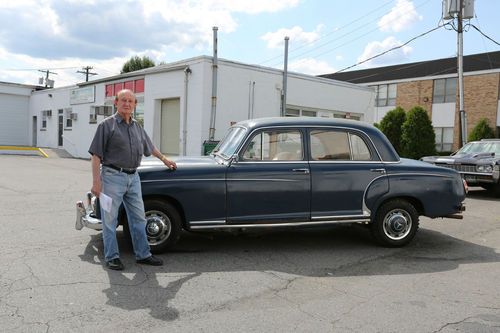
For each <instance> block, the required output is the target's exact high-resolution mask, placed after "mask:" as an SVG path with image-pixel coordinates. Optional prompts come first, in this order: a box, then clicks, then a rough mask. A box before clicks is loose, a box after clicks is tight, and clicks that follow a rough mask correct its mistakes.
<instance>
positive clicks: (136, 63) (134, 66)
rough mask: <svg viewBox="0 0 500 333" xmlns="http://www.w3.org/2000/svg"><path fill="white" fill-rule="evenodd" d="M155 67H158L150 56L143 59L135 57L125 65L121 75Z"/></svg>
mask: <svg viewBox="0 0 500 333" xmlns="http://www.w3.org/2000/svg"><path fill="white" fill-rule="evenodd" d="M154 66H156V65H155V62H154V61H153V59H151V58H149V57H148V56H142V58H141V57H139V56H133V57H131V58H130V59H129V60H127V62H125V63H124V64H123V67H122V70H121V72H120V73H121V74H123V73H128V72H133V71H138V70H139V69H144V68H148V67H154Z"/></svg>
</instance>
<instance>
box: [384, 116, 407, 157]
mask: <svg viewBox="0 0 500 333" xmlns="http://www.w3.org/2000/svg"><path fill="white" fill-rule="evenodd" d="M405 120H406V112H405V110H404V109H403V108H402V107H400V106H398V107H397V108H395V109H393V110H391V111H389V112H387V114H386V115H385V116H384V118H382V120H381V121H380V124H379V126H378V128H379V129H380V130H381V131H382V132H383V133H384V134H385V136H386V137H387V138H388V139H389V141H390V142H391V143H392V145H393V146H394V149H396V151H397V152H398V154H400V155H401V152H402V151H401V127H402V126H403V123H404V122H405Z"/></svg>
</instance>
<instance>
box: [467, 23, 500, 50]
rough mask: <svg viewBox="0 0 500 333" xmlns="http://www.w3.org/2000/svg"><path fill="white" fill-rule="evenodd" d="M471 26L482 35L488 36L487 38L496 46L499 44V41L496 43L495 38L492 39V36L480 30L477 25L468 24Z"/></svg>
mask: <svg viewBox="0 0 500 333" xmlns="http://www.w3.org/2000/svg"><path fill="white" fill-rule="evenodd" d="M470 26H471V27H473V28H474V29H476V30H477V31H478V32H479V33H480V34H481V35H483V36H484V37H486V38H488V39H489V40H491V41H492V42H493V43H495V44H497V45H498V46H500V43H498V42H497V41H496V40H494V39H493V38H491V37H489V36H487V35H486V34H485V33H484V32H482V31H481V29H479V28H478V27H476V26H475V25H474V24H472V23H471V24H470Z"/></svg>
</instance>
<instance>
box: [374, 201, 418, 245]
mask: <svg viewBox="0 0 500 333" xmlns="http://www.w3.org/2000/svg"><path fill="white" fill-rule="evenodd" d="M417 230H418V212H417V210H416V209H415V207H414V206H413V205H412V204H411V203H410V202H408V201H406V200H403V199H395V200H391V201H388V202H386V203H384V204H383V205H382V206H381V207H380V208H379V210H378V211H377V213H376V215H375V218H374V220H373V221H372V226H371V231H372V234H373V236H374V238H375V239H376V240H377V242H379V243H380V244H381V245H384V246H389V247H400V246H404V245H406V244H408V243H409V242H410V241H411V240H412V239H413V237H415V234H416V233H417Z"/></svg>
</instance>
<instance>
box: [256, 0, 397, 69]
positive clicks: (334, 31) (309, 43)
mask: <svg viewBox="0 0 500 333" xmlns="http://www.w3.org/2000/svg"><path fill="white" fill-rule="evenodd" d="M392 2H393V0H389V1H387V2H386V3H384V4H382V5H381V6H379V7H377V8H375V9H373V10H371V11H369V12H368V13H366V14H365V15H362V16H361V17H359V18H357V19H355V20H352V21H350V22H349V23H346V24H344V25H343V26H341V27H340V28H338V29H334V30H333V31H330V32H329V33H327V34H325V35H323V36H321V37H320V38H318V39H316V40H314V41H312V42H307V43H304V44H302V45H301V46H298V47H295V48H293V49H291V50H290V52H289V53H293V52H295V51H298V50H300V49H302V48H304V47H306V46H309V45H312V44H314V43H316V42H317V41H318V40H320V39H323V38H326V37H328V36H330V35H331V34H333V33H336V32H338V31H340V30H342V29H344V28H346V27H348V26H350V25H352V24H353V23H355V22H358V21H359V20H361V19H363V18H365V17H367V16H369V15H371V14H373V13H374V12H376V11H378V10H379V9H381V8H383V7H385V6H387V5H388V4H389V3H392ZM384 15H385V14H384ZM382 16H383V15H382ZM382 16H379V17H377V18H376V19H375V20H378V19H379V18H380V17H382ZM371 22H373V21H370V22H368V23H371ZM368 23H367V24H368ZM365 25H366V24H365ZM365 25H363V26H365ZM363 26H362V27H363ZM354 31H355V30H354ZM328 43H331V41H330V42H326V43H324V44H322V45H319V46H318V47H322V46H323V45H326V44H328ZM281 57H282V56H281V55H277V56H275V57H272V58H270V59H267V60H264V61H262V62H260V63H259V65H263V64H265V63H267V62H270V61H271V60H274V59H278V58H281Z"/></svg>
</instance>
